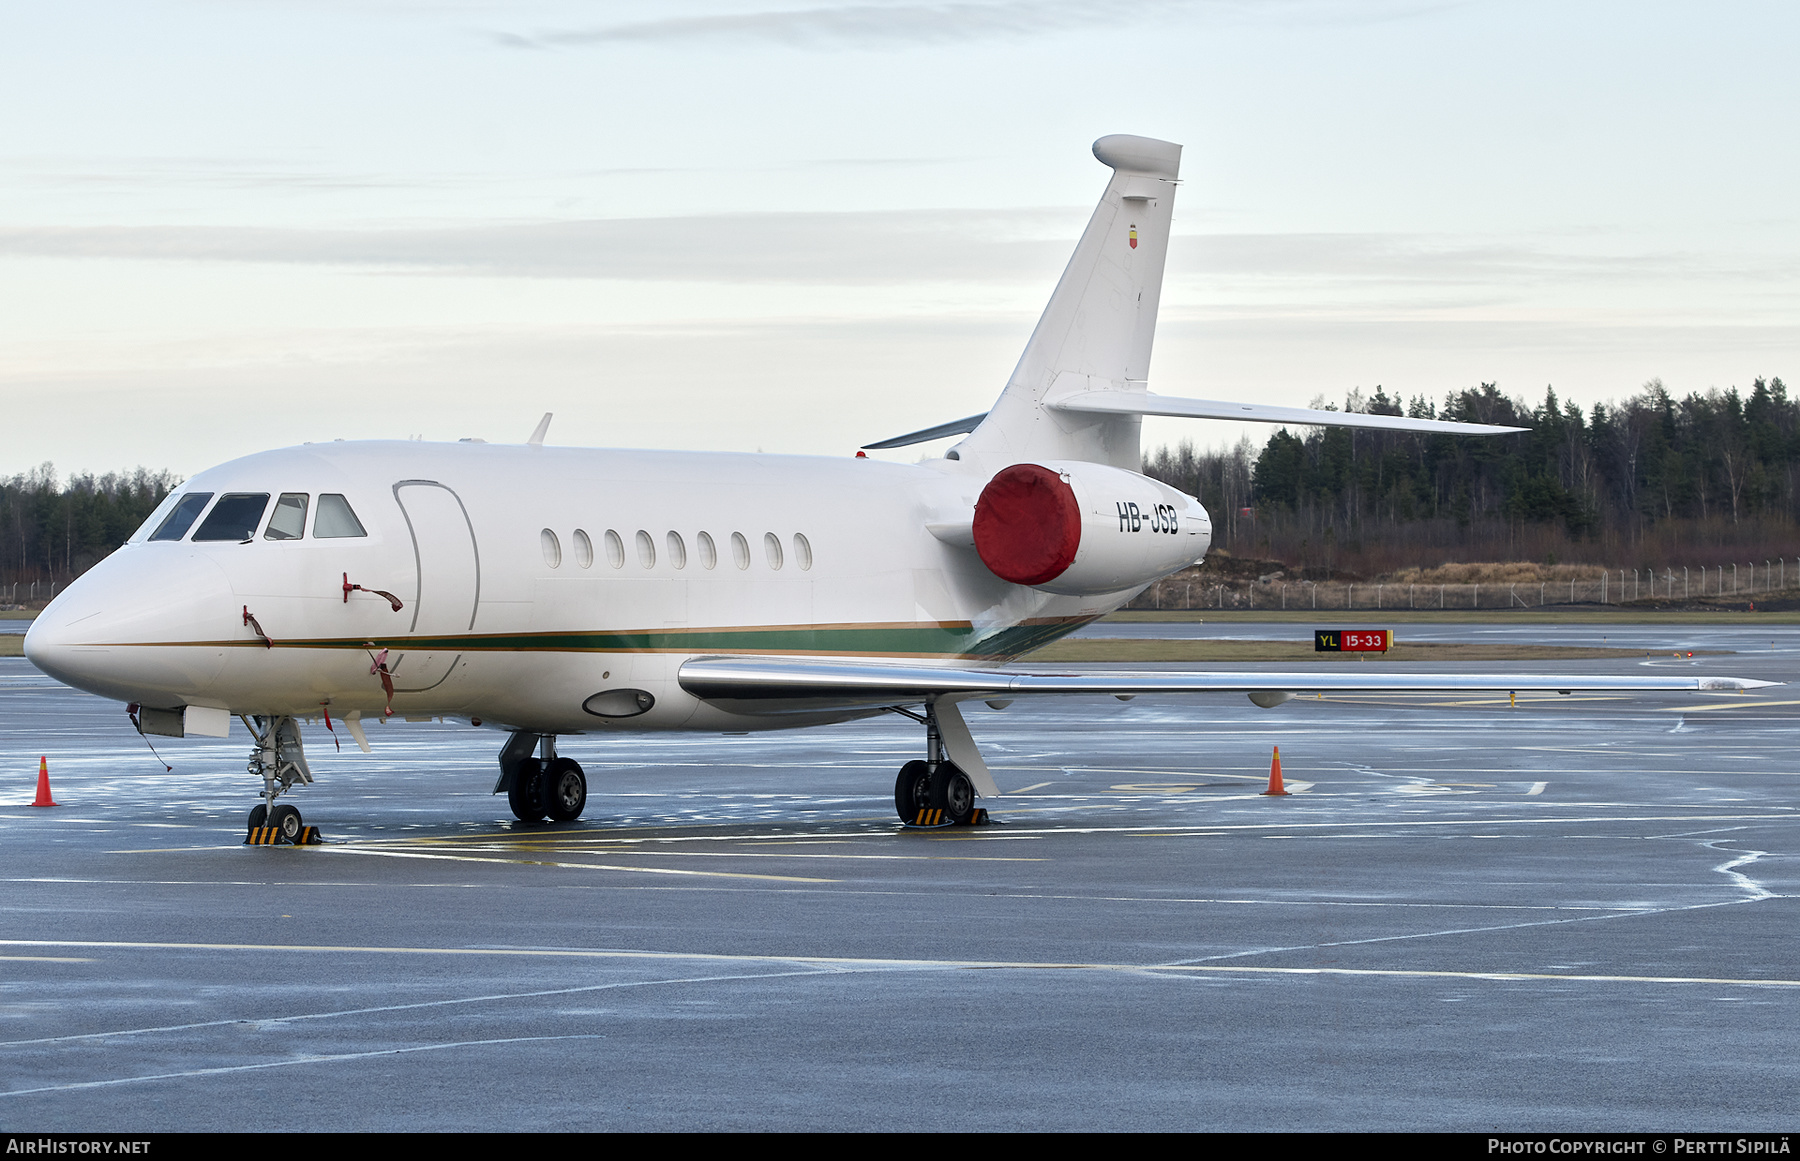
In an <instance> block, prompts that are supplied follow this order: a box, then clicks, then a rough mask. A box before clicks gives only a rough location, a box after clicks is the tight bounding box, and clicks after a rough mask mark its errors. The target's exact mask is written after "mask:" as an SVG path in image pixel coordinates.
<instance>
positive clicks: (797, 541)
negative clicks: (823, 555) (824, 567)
mask: <svg viewBox="0 0 1800 1161" xmlns="http://www.w3.org/2000/svg"><path fill="white" fill-rule="evenodd" d="M794 563H795V564H797V565H799V566H800V571H802V572H805V571H806V570H807V569H809V568H811V567H812V542H811V541H809V540H807V539H806V537H805V536H803V535H802V534H800V533H798V532H796V533H794Z"/></svg>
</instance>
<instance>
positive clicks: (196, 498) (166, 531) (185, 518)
mask: <svg viewBox="0 0 1800 1161" xmlns="http://www.w3.org/2000/svg"><path fill="white" fill-rule="evenodd" d="M212 498H213V494H212V493H211V492H189V493H188V494H187V495H185V496H183V497H182V498H181V502H180V503H178V504H176V505H175V510H174V511H173V512H171V513H169V515H168V516H167V517H166V518H165V519H164V520H163V522H162V523H161V524H159V525H157V526H156V531H155V532H152V533H151V534H150V539H152V540H180V539H181V538H182V537H183V536H186V535H187V532H188V529H190V528H192V527H193V526H194V521H196V520H198V519H199V518H200V513H201V512H202V511H204V510H205V508H206V504H207V501H209V500H211V499H212Z"/></svg>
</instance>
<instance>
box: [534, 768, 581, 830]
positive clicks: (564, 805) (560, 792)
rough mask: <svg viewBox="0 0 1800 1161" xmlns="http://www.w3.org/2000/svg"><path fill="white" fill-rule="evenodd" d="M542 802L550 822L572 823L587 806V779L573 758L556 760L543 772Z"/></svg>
mask: <svg viewBox="0 0 1800 1161" xmlns="http://www.w3.org/2000/svg"><path fill="white" fill-rule="evenodd" d="M541 785H542V801H543V803H544V813H546V814H548V815H549V816H550V821H551V822H574V821H575V820H576V819H578V818H580V817H581V811H582V808H584V807H585V806H587V777H586V775H584V774H582V772H581V764H580V763H578V762H576V761H575V759H573V758H557V759H556V760H555V761H553V762H551V763H550V768H549V769H547V770H545V771H544V777H543V781H542V783H541Z"/></svg>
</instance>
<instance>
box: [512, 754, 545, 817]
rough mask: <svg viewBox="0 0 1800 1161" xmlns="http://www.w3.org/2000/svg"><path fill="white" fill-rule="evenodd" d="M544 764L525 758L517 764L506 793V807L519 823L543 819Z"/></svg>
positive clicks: (535, 759)
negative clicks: (510, 808) (517, 767)
mask: <svg viewBox="0 0 1800 1161" xmlns="http://www.w3.org/2000/svg"><path fill="white" fill-rule="evenodd" d="M543 782H544V763H543V761H542V760H541V759H538V758H526V759H525V760H524V761H522V762H520V763H519V769H518V771H517V773H515V774H514V775H513V780H512V785H511V786H510V787H508V788H507V791H506V805H508V806H510V807H512V812H513V817H514V818H517V819H518V820H519V821H520V822H542V821H543V819H544V794H543Z"/></svg>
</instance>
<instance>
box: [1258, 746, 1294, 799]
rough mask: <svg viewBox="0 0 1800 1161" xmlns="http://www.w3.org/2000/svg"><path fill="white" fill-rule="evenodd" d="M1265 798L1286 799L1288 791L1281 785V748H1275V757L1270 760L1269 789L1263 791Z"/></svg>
mask: <svg viewBox="0 0 1800 1161" xmlns="http://www.w3.org/2000/svg"><path fill="white" fill-rule="evenodd" d="M1263 796H1264V797H1265V798H1286V797H1287V796H1288V792H1287V790H1286V789H1285V788H1284V787H1283V786H1282V785H1281V747H1280V746H1276V747H1275V756H1274V757H1273V758H1270V759H1269V788H1268V789H1267V790H1265V791H1263Z"/></svg>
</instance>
